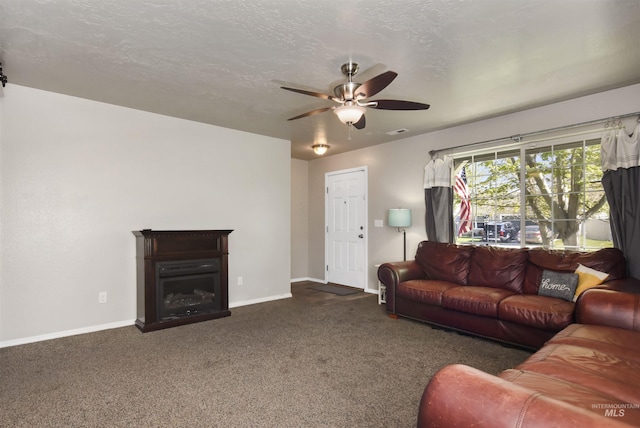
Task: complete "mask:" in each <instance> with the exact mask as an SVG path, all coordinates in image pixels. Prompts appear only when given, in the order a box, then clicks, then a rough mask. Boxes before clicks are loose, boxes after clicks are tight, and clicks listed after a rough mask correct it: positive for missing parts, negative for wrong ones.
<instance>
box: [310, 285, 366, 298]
mask: <svg viewBox="0 0 640 428" xmlns="http://www.w3.org/2000/svg"><path fill="white" fill-rule="evenodd" d="M311 289H312V290H316V291H322V292H324V293H331V294H337V295H338V296H349V295H351V294H356V293H363V291H362V290H358V289H357V288H351V287H342V286H340V285H332V284H323V285H316V286H314V287H311Z"/></svg>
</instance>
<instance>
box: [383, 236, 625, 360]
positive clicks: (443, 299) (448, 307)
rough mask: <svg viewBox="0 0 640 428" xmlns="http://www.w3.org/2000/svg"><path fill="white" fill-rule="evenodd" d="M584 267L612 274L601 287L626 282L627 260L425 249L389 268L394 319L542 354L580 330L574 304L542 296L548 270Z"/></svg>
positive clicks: (610, 253) (426, 244)
mask: <svg viewBox="0 0 640 428" xmlns="http://www.w3.org/2000/svg"><path fill="white" fill-rule="evenodd" d="M579 264H582V265H584V266H587V267H589V268H592V269H595V270H598V271H600V272H606V273H608V274H609V277H608V279H607V281H606V282H605V283H604V284H603V287H607V286H610V285H615V284H616V281H621V280H623V279H624V277H625V276H626V264H625V260H624V256H623V254H622V252H621V251H620V250H618V249H615V248H604V249H601V250H598V251H594V252H575V251H560V250H545V249H543V248H531V249H527V248H499V247H492V246H471V245H455V244H446V243H438V242H430V241H423V242H421V243H420V244H419V245H418V249H417V251H416V256H415V260H409V261H405V262H393V263H384V264H382V265H381V266H380V267H379V268H378V279H379V280H380V282H381V283H382V284H383V285H384V286H385V287H386V308H387V312H388V313H389V315H390V316H393V317H396V316H402V317H406V318H412V319H416V320H420V321H424V322H427V323H430V324H433V325H438V326H442V327H446V328H449V329H453V330H458V331H462V332H467V333H472V334H474V335H478V336H483V337H487V338H490V339H494V340H498V341H502V342H506V343H510V344H514V345H518V346H521V347H525V348H529V349H534V350H535V349H538V348H540V347H541V346H542V345H543V344H544V343H545V342H546V341H547V340H549V339H551V338H552V337H553V336H554V335H555V334H556V333H557V332H559V331H560V330H562V329H563V328H565V327H567V326H568V325H570V324H572V323H573V322H574V313H575V303H574V302H573V301H568V300H564V299H559V298H555V297H548V296H541V295H538V289H539V285H540V281H541V278H542V273H543V271H545V270H548V271H553V272H566V273H573V272H574V271H575V270H576V268H577V267H578V265H579Z"/></svg>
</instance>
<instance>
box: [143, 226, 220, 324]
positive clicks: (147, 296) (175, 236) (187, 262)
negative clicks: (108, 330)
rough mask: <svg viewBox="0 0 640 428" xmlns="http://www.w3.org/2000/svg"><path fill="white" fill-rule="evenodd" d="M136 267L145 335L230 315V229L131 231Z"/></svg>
mask: <svg viewBox="0 0 640 428" xmlns="http://www.w3.org/2000/svg"><path fill="white" fill-rule="evenodd" d="M133 233H134V235H135V236H136V248H137V265H138V268H137V270H138V287H137V288H138V319H137V320H136V326H137V327H138V328H139V329H140V330H141V331H143V332H147V331H153V330H158V329H162V328H168V327H175V326H178V325H183V324H188V323H193V322H199V321H206V320H210V319H215V318H220V317H224V316H229V315H231V312H230V311H229V299H228V273H227V257H228V249H227V248H228V245H227V240H228V235H229V233H231V230H192V231H154V230H151V229H144V230H141V231H135V232H133Z"/></svg>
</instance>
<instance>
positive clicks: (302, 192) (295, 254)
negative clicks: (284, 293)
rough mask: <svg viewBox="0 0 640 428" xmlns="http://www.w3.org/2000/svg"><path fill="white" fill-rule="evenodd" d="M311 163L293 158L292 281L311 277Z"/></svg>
mask: <svg viewBox="0 0 640 428" xmlns="http://www.w3.org/2000/svg"><path fill="white" fill-rule="evenodd" d="M308 190H309V163H308V162H307V161H303V160H300V159H291V281H292V282H295V281H304V280H307V279H309V278H308V274H309V195H308Z"/></svg>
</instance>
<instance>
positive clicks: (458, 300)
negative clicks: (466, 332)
mask: <svg viewBox="0 0 640 428" xmlns="http://www.w3.org/2000/svg"><path fill="white" fill-rule="evenodd" d="M513 294H515V293H514V292H513V291H509V290H504V289H501V288H492V287H474V286H460V287H455V288H451V289H449V290H447V291H445V292H444V294H443V295H442V307H443V308H446V309H452V310H454V311H460V312H466V313H469V314H474V315H482V316H487V317H492V318H498V306H499V304H500V301H502V300H503V299H505V298H506V297H508V296H511V295H513Z"/></svg>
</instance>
